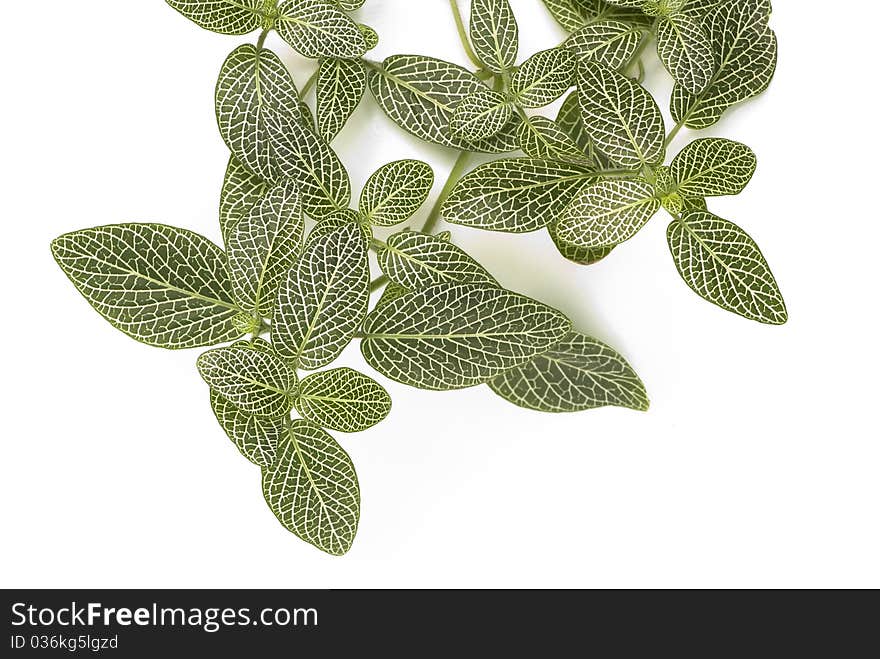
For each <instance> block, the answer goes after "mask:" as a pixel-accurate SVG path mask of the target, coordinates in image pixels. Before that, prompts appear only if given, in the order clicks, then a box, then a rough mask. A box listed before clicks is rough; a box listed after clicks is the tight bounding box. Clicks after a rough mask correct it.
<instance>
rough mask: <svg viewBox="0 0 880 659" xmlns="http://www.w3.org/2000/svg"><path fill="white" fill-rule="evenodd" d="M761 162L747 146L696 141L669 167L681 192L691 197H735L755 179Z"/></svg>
mask: <svg viewBox="0 0 880 659" xmlns="http://www.w3.org/2000/svg"><path fill="white" fill-rule="evenodd" d="M757 166H758V161H757V159H756V158H755V153H754V152H753V151H752V150H751V149H750V148H749V147H747V146H746V145H745V144H740V143H739V142H734V141H732V140H725V139H720V138H708V139H702V140H695V141H693V142H691V143H690V144H689V145H687V146H686V147H685V148H684V149H682V151H681V153H679V154H678V155H677V156H676V157H675V160H673V161H672V165H670V174H671V176H672V177H673V179H674V180H675V182H676V184H677V187H678V191H679V192H681V193H682V194H685V195H689V196H692V197H718V196H722V195H735V194H739V193H740V192H742V191H743V189H745V187H746V186H747V185H748V184H749V181H750V180H752V175H753V174H754V173H755V168H756V167H757Z"/></svg>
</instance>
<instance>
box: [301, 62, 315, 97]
mask: <svg viewBox="0 0 880 659" xmlns="http://www.w3.org/2000/svg"><path fill="white" fill-rule="evenodd" d="M319 70H320V69H315V72H314V73H313V74H312V75H310V76H309V79H308V80H306V84H304V85H303V88H302V90H301V91H300V93H299V95H300V96H301V97H302V98H305V97H306V94H308V93H309V91H310V90H311V88H312V87H313V86H314V85H315V82H316V81H317V80H318V71H319Z"/></svg>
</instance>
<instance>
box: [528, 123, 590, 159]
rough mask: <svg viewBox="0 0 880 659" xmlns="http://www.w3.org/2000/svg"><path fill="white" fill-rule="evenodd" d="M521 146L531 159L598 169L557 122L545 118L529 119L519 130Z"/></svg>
mask: <svg viewBox="0 0 880 659" xmlns="http://www.w3.org/2000/svg"><path fill="white" fill-rule="evenodd" d="M519 144H520V148H521V149H522V150H523V153H525V154H526V156H528V157H529V158H536V159H542V160H558V161H562V162H566V163H571V164H573V165H577V166H578V167H583V168H584V169H585V170H591V169H595V168H596V163H595V161H593V159H592V158H590V157H589V156H588V155H587V154H585V153H584V152H583V151H582V150H581V148H580V147H579V146H578V145H577V144H576V143H575V141H574V140H573V139H572V138H571V137H569V136H568V134H567V133H566V132H565V131H563V130H562V129H561V128H560V127H559V126H557V125H556V122H554V121H552V120H550V119H546V118H545V117H529V118H528V120H526V121H523V123H522V126H520V129H519Z"/></svg>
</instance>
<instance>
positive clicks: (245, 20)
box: [166, 0, 265, 34]
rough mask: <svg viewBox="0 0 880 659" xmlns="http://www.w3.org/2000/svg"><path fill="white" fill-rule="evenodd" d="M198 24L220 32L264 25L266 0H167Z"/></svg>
mask: <svg viewBox="0 0 880 659" xmlns="http://www.w3.org/2000/svg"><path fill="white" fill-rule="evenodd" d="M166 1H167V2H168V4H169V5H171V6H172V7H174V9H176V10H177V11H179V12H180V13H181V14H183V15H184V16H186V17H187V18H188V19H190V20H191V21H192V22H193V23H195V24H196V25H198V26H199V27H203V28H205V29H206V30H211V32H219V33H220V34H248V33H249V32H253V31H254V30H257V29H259V28H260V27H262V26H263V21H264V15H263V5H264V4H265V0H166Z"/></svg>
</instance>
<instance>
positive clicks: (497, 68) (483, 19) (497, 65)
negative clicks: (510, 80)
mask: <svg viewBox="0 0 880 659" xmlns="http://www.w3.org/2000/svg"><path fill="white" fill-rule="evenodd" d="M471 43H472V44H473V46H474V52H475V53H476V55H477V57H478V58H479V59H480V61H481V62H482V63H483V64H485V66H486V68H487V69H489V70H490V71H492V72H494V73H501V72H503V71H507V70H508V69H510V68H511V67H512V66H513V65H514V64H516V54H517V52H518V51H519V26H518V25H517V24H516V17H515V16H514V15H513V10H512V9H511V8H510V2H509V0H473V1H472V2H471Z"/></svg>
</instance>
